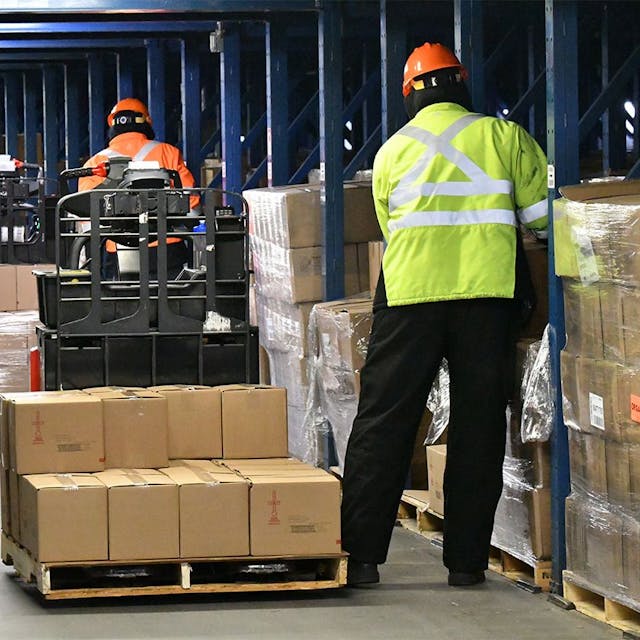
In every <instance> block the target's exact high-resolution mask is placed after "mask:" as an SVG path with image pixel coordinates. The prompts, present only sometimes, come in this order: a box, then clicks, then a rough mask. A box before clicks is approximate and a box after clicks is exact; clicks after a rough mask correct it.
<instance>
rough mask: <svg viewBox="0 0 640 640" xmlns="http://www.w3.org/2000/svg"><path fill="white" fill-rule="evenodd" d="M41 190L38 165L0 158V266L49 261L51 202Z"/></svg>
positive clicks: (1, 155) (52, 204)
mask: <svg viewBox="0 0 640 640" xmlns="http://www.w3.org/2000/svg"><path fill="white" fill-rule="evenodd" d="M44 187H45V178H44V173H43V170H42V167H41V166H40V165H37V164H33V163H29V162H23V161H22V160H18V159H16V158H12V157H11V156H10V155H7V154H0V263H9V264H19V263H36V262H52V261H53V253H54V243H53V238H52V234H51V230H52V228H51V229H49V226H50V225H48V224H47V222H49V221H50V218H52V216H53V210H54V206H55V204H54V203H55V199H54V198H52V197H47V196H45V188H44Z"/></svg>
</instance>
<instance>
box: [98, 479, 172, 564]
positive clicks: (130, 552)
mask: <svg viewBox="0 0 640 640" xmlns="http://www.w3.org/2000/svg"><path fill="white" fill-rule="evenodd" d="M95 475H96V477H97V478H99V479H100V481H101V482H102V483H103V484H104V485H105V486H106V487H107V489H108V490H109V493H108V504H109V560H156V559H161V558H178V557H179V556H180V533H179V531H180V527H179V496H178V485H177V484H176V483H175V482H174V481H173V480H172V479H171V478H169V477H168V476H167V475H165V474H163V473H161V472H160V471H155V470H153V469H108V470H107V471H102V472H100V473H97V474H95Z"/></svg>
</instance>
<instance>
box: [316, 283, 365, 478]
mask: <svg viewBox="0 0 640 640" xmlns="http://www.w3.org/2000/svg"><path fill="white" fill-rule="evenodd" d="M372 320H373V311H372V301H371V299H370V297H369V296H368V295H364V296H359V297H354V298H352V299H347V300H334V301H333V302H323V303H320V304H317V305H315V307H314V308H313V311H312V312H311V319H310V325H309V339H310V351H311V353H312V354H313V359H312V367H311V385H312V386H311V392H310V395H309V403H308V405H307V414H306V416H305V427H306V430H307V431H308V432H322V431H326V430H330V431H331V434H332V436H333V443H334V445H335V452H336V457H337V459H338V466H339V468H340V472H341V473H342V472H343V471H344V458H345V453H346V449H347V442H348V440H349V434H350V433H351V426H352V424H353V420H354V418H355V417H356V413H357V410H358V398H359V396H360V370H361V369H362V367H363V365H364V362H365V359H366V355H367V347H368V345H369V333H370V331H371V322H372Z"/></svg>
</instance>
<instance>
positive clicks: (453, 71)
mask: <svg viewBox="0 0 640 640" xmlns="http://www.w3.org/2000/svg"><path fill="white" fill-rule="evenodd" d="M421 80H422V82H423V84H424V88H423V89H417V88H413V89H412V90H411V92H410V93H409V95H408V96H406V97H405V98H404V107H405V109H406V111H407V115H408V116H409V118H410V119H412V118H415V116H416V115H417V114H418V112H419V111H420V110H422V109H424V108H425V107H428V106H429V105H430V104H436V103H437V102H454V103H456V104H459V105H460V106H461V107H464V108H465V109H467V110H468V111H473V107H472V105H471V96H470V95H469V90H468V89H467V86H466V85H465V83H464V80H462V77H461V75H460V70H459V69H457V68H456V67H449V68H447V69H439V70H438V71H435V72H431V73H429V74H425V75H424V76H420V77H418V78H416V81H418V82H419V81H421Z"/></svg>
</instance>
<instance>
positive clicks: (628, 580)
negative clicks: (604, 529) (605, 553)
mask: <svg viewBox="0 0 640 640" xmlns="http://www.w3.org/2000/svg"><path fill="white" fill-rule="evenodd" d="M639 566H640V522H638V520H637V518H635V517H632V516H628V515H626V514H625V515H623V516H622V575H623V583H622V587H623V589H624V595H625V597H626V598H628V599H630V600H632V601H633V602H640V572H638V567H639ZM621 591H622V589H621Z"/></svg>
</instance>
